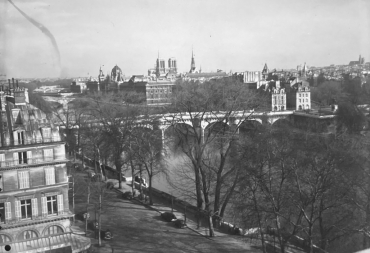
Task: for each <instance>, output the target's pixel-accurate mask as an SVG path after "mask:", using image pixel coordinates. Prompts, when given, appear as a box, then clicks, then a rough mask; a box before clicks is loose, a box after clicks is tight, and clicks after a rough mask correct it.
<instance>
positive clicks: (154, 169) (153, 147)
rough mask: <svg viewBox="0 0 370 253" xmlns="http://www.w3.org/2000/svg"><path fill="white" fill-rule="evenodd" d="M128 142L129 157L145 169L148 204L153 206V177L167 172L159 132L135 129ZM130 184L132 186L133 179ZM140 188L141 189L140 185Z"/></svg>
mask: <svg viewBox="0 0 370 253" xmlns="http://www.w3.org/2000/svg"><path fill="white" fill-rule="evenodd" d="M130 140H131V145H130V157H131V159H133V160H134V161H135V162H136V163H138V164H139V165H140V166H144V168H145V171H146V173H147V175H148V177H149V192H148V193H149V203H150V205H153V199H152V184H153V177H155V176H156V175H159V174H161V173H166V170H167V168H166V167H167V165H166V161H165V153H164V152H165V151H164V150H163V147H162V135H161V130H150V129H147V128H136V129H134V130H133V131H132V133H131V138H130ZM140 177H141V175H140ZM140 180H141V179H140ZM132 183H133V184H134V179H133V182H132ZM140 187H142V184H141V183H140Z"/></svg>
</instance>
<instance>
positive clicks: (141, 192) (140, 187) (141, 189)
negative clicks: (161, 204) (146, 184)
mask: <svg viewBox="0 0 370 253" xmlns="http://www.w3.org/2000/svg"><path fill="white" fill-rule="evenodd" d="M139 177H140V178H139V189H140V196H141V198H142V197H143V186H142V184H141V180H142V174H141V164H139Z"/></svg>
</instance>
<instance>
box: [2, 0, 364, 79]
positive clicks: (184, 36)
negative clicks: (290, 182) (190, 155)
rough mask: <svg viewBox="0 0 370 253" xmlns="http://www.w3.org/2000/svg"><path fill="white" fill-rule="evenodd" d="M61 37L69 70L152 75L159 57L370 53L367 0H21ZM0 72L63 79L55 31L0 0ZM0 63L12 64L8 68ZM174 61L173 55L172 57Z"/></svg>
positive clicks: (331, 60)
mask: <svg viewBox="0 0 370 253" xmlns="http://www.w3.org/2000/svg"><path fill="white" fill-rule="evenodd" d="M13 2H14V3H15V4H16V5H17V6H18V7H19V8H20V9H22V10H23V11H24V12H25V13H26V14H27V15H29V16H30V17H31V18H33V19H35V20H36V21H37V22H39V23H42V24H43V25H44V26H45V27H46V28H47V29H48V30H49V31H50V32H51V33H52V34H53V35H54V37H55V40H56V42H57V44H58V47H59V51H60V56H61V64H62V71H61V72H62V73H63V75H64V76H68V77H77V76H87V75H88V73H89V74H90V75H93V76H97V74H98V70H99V67H100V65H104V66H103V70H104V72H105V73H106V72H107V71H108V72H109V73H110V71H111V69H112V68H113V66H114V65H115V64H117V65H118V66H119V67H120V68H121V69H122V71H123V73H124V74H125V75H135V74H136V75H139V74H147V70H148V68H152V67H153V66H154V64H155V61H156V58H157V55H158V51H159V54H160V57H161V58H164V59H166V60H167V59H168V58H170V57H175V58H177V64H178V68H179V71H180V72H187V71H189V69H190V60H191V51H192V47H193V48H194V55H195V63H196V66H197V67H199V66H201V67H202V70H203V71H216V70H217V69H222V70H224V71H227V72H229V71H230V70H232V71H233V72H237V71H245V70H262V68H263V65H264V63H265V62H266V63H267V65H268V67H269V68H270V69H273V68H277V69H280V68H296V66H297V65H299V64H304V62H306V63H307V64H308V65H309V66H327V65H330V64H348V62H349V61H351V60H357V59H358V57H359V54H361V55H363V56H364V57H365V60H366V61H370V1H369V0H305V1H301V0H279V1H276V0H186V1H185V0H183V1H180V0H109V1H108V0H105V1H103V0H100V1H98V0H34V1H32V0H27V1H21V0H13ZM0 19H1V20H0V23H1V24H0V31H1V41H0V42H1V44H0V47H1V55H0V61H2V62H0V68H2V69H0V72H6V74H7V76H8V77H15V78H21V77H55V76H58V75H59V73H60V70H58V64H57V60H56V55H55V51H54V50H53V46H52V43H51V42H50V39H49V38H48V37H47V36H46V35H45V34H44V33H42V32H41V31H40V29H39V28H37V27H36V26H34V25H33V24H31V23H30V22H29V21H28V20H27V19H26V18H25V17H24V16H22V15H21V14H20V13H19V12H18V11H17V10H16V9H15V8H14V7H13V6H12V5H11V4H10V3H9V2H8V1H6V0H0ZM1 65H3V66H4V65H5V66H6V69H5V70H4V67H1ZM166 65H167V62H166Z"/></svg>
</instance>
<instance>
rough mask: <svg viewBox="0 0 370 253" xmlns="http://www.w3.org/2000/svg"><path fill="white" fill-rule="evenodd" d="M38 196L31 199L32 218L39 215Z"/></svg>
mask: <svg viewBox="0 0 370 253" xmlns="http://www.w3.org/2000/svg"><path fill="white" fill-rule="evenodd" d="M37 204H38V203H37V198H34V199H31V206H32V218H33V219H35V218H37V216H38V210H37V209H38V208H37V207H38V206H37Z"/></svg>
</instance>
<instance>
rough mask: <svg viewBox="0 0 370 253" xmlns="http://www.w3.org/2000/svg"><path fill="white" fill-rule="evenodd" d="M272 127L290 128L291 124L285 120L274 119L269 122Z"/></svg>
mask: <svg viewBox="0 0 370 253" xmlns="http://www.w3.org/2000/svg"><path fill="white" fill-rule="evenodd" d="M271 125H272V126H273V127H283V126H292V125H293V124H292V122H291V121H290V120H289V119H287V118H274V119H272V120H271Z"/></svg>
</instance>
